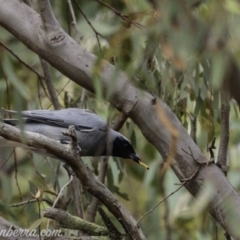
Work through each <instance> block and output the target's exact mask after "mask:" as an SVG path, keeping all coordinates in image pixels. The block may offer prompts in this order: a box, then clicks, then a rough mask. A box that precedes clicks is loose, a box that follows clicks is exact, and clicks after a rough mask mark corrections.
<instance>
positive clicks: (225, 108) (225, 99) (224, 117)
mask: <svg viewBox="0 0 240 240" xmlns="http://www.w3.org/2000/svg"><path fill="white" fill-rule="evenodd" d="M229 101H230V96H229V92H228V90H227V89H225V86H224V85H223V86H222V89H221V137H220V146H219V151H218V158H217V165H218V166H219V167H220V168H221V169H222V171H223V172H224V174H225V175H227V172H228V166H227V150H228V141H229V115H230V104H229Z"/></svg>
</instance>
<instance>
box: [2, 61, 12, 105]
mask: <svg viewBox="0 0 240 240" xmlns="http://www.w3.org/2000/svg"><path fill="white" fill-rule="evenodd" d="M0 65H1V69H2V74H3V77H4V80H5V82H6V87H7V107H8V109H10V95H9V86H8V79H7V75H6V74H5V72H4V69H3V65H2V62H1V61H0Z"/></svg>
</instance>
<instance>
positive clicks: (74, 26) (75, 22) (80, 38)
mask: <svg viewBox="0 0 240 240" xmlns="http://www.w3.org/2000/svg"><path fill="white" fill-rule="evenodd" d="M67 3H68V8H69V10H70V13H71V16H72V25H73V28H74V29H75V31H76V33H77V42H78V43H79V44H80V42H81V40H82V39H83V35H82V34H81V33H80V31H79V30H78V28H77V21H76V16H75V13H74V10H73V6H72V1H71V0H67Z"/></svg>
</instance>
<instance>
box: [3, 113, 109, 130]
mask: <svg viewBox="0 0 240 240" xmlns="http://www.w3.org/2000/svg"><path fill="white" fill-rule="evenodd" d="M5 111H6V112H8V113H14V114H18V112H16V111H12V110H5ZM89 114H91V115H92V116H91V118H86V115H87V116H88V115H89ZM21 115H22V116H23V119H24V122H25V123H37V122H38V123H43V124H46V125H51V126H59V127H64V128H68V127H69V126H70V125H74V127H75V128H76V130H78V131H82V132H85V131H86V132H88V131H93V130H94V129H96V128H98V129H100V130H103V131H105V130H107V127H106V125H105V123H104V122H102V121H99V119H96V120H98V121H93V122H91V121H87V120H86V119H92V117H95V118H99V117H98V116H97V115H96V114H94V113H91V112H89V111H86V110H84V109H63V110H59V111H49V110H33V111H23V112H21ZM101 120H102V119H101ZM15 121H16V120H15ZM94 122H97V123H98V125H97V126H96V124H94Z"/></svg>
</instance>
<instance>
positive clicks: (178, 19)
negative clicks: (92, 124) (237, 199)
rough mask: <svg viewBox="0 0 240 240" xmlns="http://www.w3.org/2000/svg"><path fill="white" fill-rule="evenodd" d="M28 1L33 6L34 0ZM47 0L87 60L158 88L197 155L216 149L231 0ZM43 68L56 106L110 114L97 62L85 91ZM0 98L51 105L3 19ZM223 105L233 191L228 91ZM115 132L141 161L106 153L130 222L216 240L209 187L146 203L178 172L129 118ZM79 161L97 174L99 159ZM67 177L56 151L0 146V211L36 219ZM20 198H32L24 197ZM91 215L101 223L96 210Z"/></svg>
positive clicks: (170, 185)
mask: <svg viewBox="0 0 240 240" xmlns="http://www.w3.org/2000/svg"><path fill="white" fill-rule="evenodd" d="M31 4H32V6H33V8H35V9H36V3H35V1H32V2H31ZM51 4H52V8H53V11H54V13H55V15H56V18H57V20H58V21H59V23H60V24H61V26H62V27H63V29H64V30H65V31H66V32H68V33H69V35H71V36H72V37H73V38H74V39H75V40H76V41H77V42H79V44H81V45H82V46H83V47H84V48H85V49H86V50H87V51H89V52H92V53H93V54H95V55H96V56H98V60H97V62H96V66H98V64H99V63H101V60H102V59H105V60H107V61H109V62H111V63H112V64H114V65H116V67H117V69H121V70H124V71H125V72H126V73H127V74H128V76H129V77H130V78H131V80H132V84H134V85H135V86H137V87H139V88H140V89H144V90H146V91H148V92H150V93H151V94H152V95H153V96H158V97H160V98H161V99H162V100H163V101H164V102H166V103H167V104H168V105H169V107H170V108H171V109H172V111H173V112H174V113H175V114H176V115H177V117H178V118H179V120H180V121H181V123H182V124H183V126H184V127H185V128H186V129H187V131H188V132H189V134H191V135H192V136H193V137H194V138H195V139H196V142H197V144H198V146H199V147H200V148H201V150H202V151H203V152H204V154H205V156H206V157H207V158H210V154H209V152H208V147H209V146H210V144H211V142H212V140H213V138H214V137H216V146H217V149H216V150H215V152H214V153H215V158H216V157H217V152H218V146H219V139H220V88H221V85H222V81H224V76H226V69H227V66H228V63H229V53H231V54H232V55H231V57H232V61H233V62H234V64H235V65H236V66H237V68H238V67H239V64H240V54H239V53H240V45H239V42H240V32H239V23H240V2H239V1H237V0H225V1H216V0H213V1H196V2H194V1H173V0H171V1H160V3H158V1H147V0H131V1H128V0H119V1H113V0H106V1H98V0H96V1H94V0H88V1H86V0H82V1H80V0H72V1H67V0H62V1H51ZM71 7H72V9H73V11H74V14H73V13H72V12H71ZM74 17H75V18H76V19H74ZM49 70H50V73H51V78H52V83H53V85H54V89H55V91H56V94H57V97H58V101H59V103H60V105H61V107H62V108H68V107H80V108H87V109H89V110H91V111H93V112H95V113H97V114H98V115H100V116H101V117H102V118H103V119H105V120H106V122H108V123H109V125H111V123H112V122H113V121H114V120H115V119H116V118H117V116H118V115H119V114H120V113H119V112H118V111H117V110H116V109H114V108H113V107H112V106H111V105H110V104H109V103H108V102H107V101H105V100H104V98H105V96H103V93H102V91H101V86H100V82H99V81H98V78H97V71H96V79H94V83H95V89H96V92H97V94H96V95H93V94H92V93H90V92H88V91H86V90H84V89H83V88H81V87H80V86H78V85H76V84H75V83H74V82H72V81H70V80H69V79H68V78H66V77H65V76H64V75H62V74H61V73H60V72H58V71H57V70H56V69H54V68H53V67H51V66H50V69H49ZM0 106H1V107H3V108H4V109H12V110H31V109H54V108H53V105H52V102H51V100H50V97H49V93H48V89H47V86H46V83H45V79H44V76H43V71H42V66H41V62H40V59H39V56H38V55H36V54H35V53H33V52H32V51H30V50H29V49H28V48H26V47H25V46H24V45H23V44H22V43H21V42H20V41H19V40H18V39H16V38H15V37H14V36H13V35H11V34H10V33H9V32H7V31H6V30H5V29H4V28H0ZM230 108H231V111H230V142H229V148H228V159H229V167H230V170H229V172H228V176H227V178H228V180H229V181H230V182H231V184H232V185H233V186H234V187H235V188H236V189H237V190H240V174H239V170H240V154H239V153H240V145H239V142H240V124H239V109H238V104H237V102H236V101H235V100H231V103H230ZM120 132H121V133H122V134H123V135H125V136H126V137H127V138H129V139H130V140H131V142H132V144H133V146H134V147H135V149H136V152H137V153H138V155H139V156H140V158H141V159H142V161H143V162H144V163H146V164H148V165H149V167H150V170H149V171H147V170H145V169H143V168H142V167H140V166H139V165H136V164H135V163H134V162H132V161H129V160H123V159H118V158H110V159H109V165H108V169H107V174H106V178H105V184H106V185H107V187H108V188H109V189H110V190H111V191H112V192H114V193H115V194H116V195H117V197H118V198H119V199H120V201H121V202H122V203H123V204H124V205H125V206H126V207H127V208H128V209H129V211H130V212H131V213H132V215H133V216H134V218H135V219H137V220H138V219H140V218H141V217H142V216H143V215H144V218H143V219H142V220H141V221H140V222H139V225H140V227H141V228H142V230H143V232H144V234H145V236H146V238H147V239H149V240H155V239H168V240H170V239H173V240H175V239H225V236H224V235H223V230H222V229H221V227H220V226H219V225H218V224H217V223H216V222H215V220H214V219H212V218H211V216H210V215H209V214H208V213H207V212H206V211H205V210H206V208H207V205H208V202H209V200H210V199H211V188H209V189H208V188H206V191H205V192H204V193H202V195H201V196H199V197H198V198H196V199H195V200H194V199H193V197H192V196H191V195H190V194H189V193H188V192H187V191H186V190H185V188H181V189H180V190H179V191H177V192H175V193H174V194H173V195H171V196H170V197H168V198H167V199H166V200H165V201H163V202H161V204H160V205H159V206H157V207H156V208H155V209H152V208H153V207H154V206H155V205H156V204H157V203H159V202H160V201H161V200H162V199H163V198H164V197H166V196H168V195H169V194H171V193H172V192H174V191H175V190H176V189H177V188H178V187H179V186H178V185H176V183H179V180H178V179H177V177H176V176H175V174H174V173H173V172H172V170H171V168H170V167H166V166H165V165H164V163H163V159H162V158H161V156H160V154H159V153H158V152H157V150H156V149H155V148H154V147H153V146H152V145H151V144H150V143H148V142H147V140H146V139H145V138H144V137H143V135H142V133H141V132H140V130H139V129H138V127H137V126H136V125H135V124H134V123H133V122H132V121H131V119H127V120H126V122H125V124H124V126H123V127H122V129H121V130H120ZM83 160H84V162H85V163H86V164H87V165H88V166H89V167H90V168H91V169H92V170H93V171H94V173H95V174H96V176H97V175H98V173H99V166H100V162H101V159H92V158H88V157H85V158H84V159H83ZM67 181H68V175H67V173H66V171H65V169H64V168H62V166H61V163H60V162H59V161H58V160H56V159H51V158H48V159H47V158H44V157H42V156H39V155H36V154H32V153H30V152H28V151H26V150H24V149H15V150H13V149H0V214H1V216H3V217H4V218H6V219H8V220H9V221H12V222H14V223H17V224H19V216H21V227H31V226H39V225H40V224H41V226H42V227H44V226H45V225H46V220H45V219H43V218H42V211H43V209H45V208H46V207H48V206H49V205H48V204H50V205H51V203H52V202H53V201H54V200H55V198H56V194H57V193H58V192H59V190H60V189H61V187H62V186H63V185H64V184H65V183H66V182H67ZM80 189H81V204H82V207H83V210H84V218H86V216H87V207H88V205H89V204H90V203H91V201H92V196H90V195H89V194H88V193H86V192H85V191H84V187H83V186H81V187H80ZM54 194H55V195H54ZM68 196H72V190H71V188H67V189H66V190H65V197H66V198H67V197H68ZM30 199H35V200H36V199H37V201H34V202H33V203H29V202H28V201H29V200H30ZM19 203H20V204H19ZM14 204H17V206H15V205H14ZM73 205H74V204H73V201H70V203H69V206H68V211H69V212H70V213H72V214H74V206H73ZM151 209H152V211H151V212H150V213H149V214H146V213H148V211H149V210H151ZM145 215H146V216H145ZM109 216H110V217H111V215H110V214H109ZM39 219H40V221H39ZM112 220H113V221H114V223H115V224H116V225H117V226H119V227H120V225H119V223H118V222H117V221H116V220H115V219H114V218H113V219H112ZM96 223H98V224H100V225H101V224H102V219H101V218H100V217H99V215H97V217H96Z"/></svg>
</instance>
